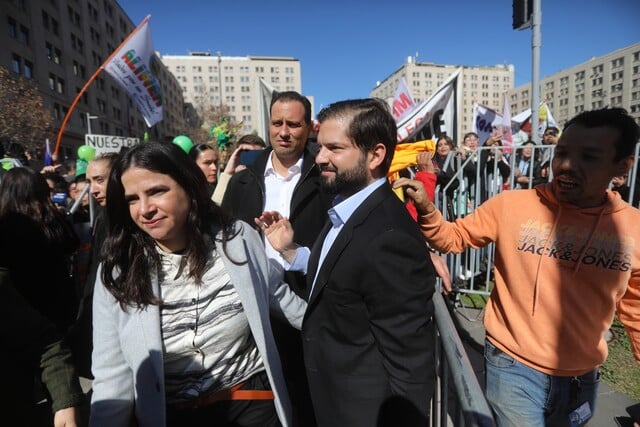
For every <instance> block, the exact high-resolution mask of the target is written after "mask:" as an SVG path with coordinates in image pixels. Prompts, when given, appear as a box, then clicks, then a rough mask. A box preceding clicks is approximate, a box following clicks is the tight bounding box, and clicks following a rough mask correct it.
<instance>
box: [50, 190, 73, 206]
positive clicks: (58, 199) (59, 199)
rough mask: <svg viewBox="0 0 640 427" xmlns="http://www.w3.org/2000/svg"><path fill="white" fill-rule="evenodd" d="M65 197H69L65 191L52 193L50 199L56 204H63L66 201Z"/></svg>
mask: <svg viewBox="0 0 640 427" xmlns="http://www.w3.org/2000/svg"><path fill="white" fill-rule="evenodd" d="M67 197H69V195H68V194H67V193H53V196H51V200H53V203H54V204H56V205H58V206H64V205H66V203H67Z"/></svg>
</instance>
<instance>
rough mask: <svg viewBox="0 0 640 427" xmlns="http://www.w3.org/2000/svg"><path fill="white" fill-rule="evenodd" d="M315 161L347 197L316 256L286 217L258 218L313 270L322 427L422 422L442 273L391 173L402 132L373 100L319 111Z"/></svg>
mask: <svg viewBox="0 0 640 427" xmlns="http://www.w3.org/2000/svg"><path fill="white" fill-rule="evenodd" d="M318 120H319V122H320V131H319V134H318V143H319V144H320V151H319V153H318V155H317V157H316V163H317V164H318V165H319V166H320V170H321V178H322V180H321V183H322V185H323V187H324V188H326V189H327V190H329V191H331V192H333V193H334V194H336V195H337V197H336V199H335V200H334V205H333V208H331V209H330V210H329V217H330V220H331V221H330V222H328V223H327V225H326V226H325V228H324V230H323V231H322V232H321V234H320V237H319V238H318V240H316V242H315V244H314V246H313V249H312V250H311V252H310V254H309V252H308V249H306V248H298V247H297V246H296V245H295V244H294V243H292V240H291V238H290V236H291V230H290V224H289V223H288V221H287V220H286V218H283V217H282V216H280V215H279V214H278V213H277V212H265V213H263V215H262V216H261V217H260V219H258V220H256V223H257V224H260V225H261V226H262V228H263V230H264V232H265V234H266V235H267V237H268V238H269V240H270V241H271V243H272V245H273V246H274V248H276V249H277V250H278V251H279V252H280V253H281V254H282V255H283V256H284V258H285V259H286V260H287V261H289V262H291V263H292V267H291V268H293V269H295V268H299V267H302V268H303V267H304V266H307V260H308V268H307V281H308V287H309V288H310V289H311V293H310V297H309V306H308V309H307V312H306V314H305V318H304V321H303V325H302V337H303V347H304V358H305V366H306V370H307V377H308V379H309V385H310V390H311V400H312V402H313V407H314V411H315V414H316V420H317V421H318V425H319V426H321V427H323V426H350V427H353V426H363V427H364V426H367V427H370V426H375V425H402V426H413V425H415V426H418V425H420V426H424V425H426V423H427V418H428V408H429V402H430V399H431V396H432V392H433V386H434V354H433V327H432V323H433V322H432V314H433V305H432V300H431V297H432V295H433V292H434V285H435V277H436V276H435V271H434V268H433V265H432V264H431V261H430V259H429V256H428V252H427V247H426V245H425V242H424V239H423V238H422V236H421V234H420V232H419V230H418V227H417V225H416V223H415V222H414V221H413V220H412V219H411V217H410V216H409V214H408V212H407V211H406V209H405V207H404V205H403V203H402V202H401V201H400V200H399V199H398V198H397V197H396V195H395V194H394V193H393V192H392V190H391V187H390V185H389V183H388V182H387V180H386V174H387V171H388V169H389V165H390V164H391V159H392V158H393V154H394V149H395V145H396V125H395V121H394V119H393V117H392V116H391V114H390V113H389V111H388V109H387V106H386V104H384V103H383V102H382V101H379V100H374V99H363V100H350V101H342V102H337V103H335V104H332V105H330V106H329V107H327V108H326V109H324V110H322V111H321V112H320V114H319V115H318Z"/></svg>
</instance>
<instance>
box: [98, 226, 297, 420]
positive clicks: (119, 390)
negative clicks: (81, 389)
mask: <svg viewBox="0 0 640 427" xmlns="http://www.w3.org/2000/svg"><path fill="white" fill-rule="evenodd" d="M234 227H235V229H236V230H237V231H239V233H238V235H237V236H235V237H234V238H233V239H232V240H230V241H228V242H227V245H226V254H225V252H224V251H222V250H220V251H219V253H220V256H221V258H222V260H223V262H224V266H225V268H226V269H227V272H228V273H229V276H230V277H231V282H232V283H233V285H234V287H235V289H236V291H237V292H238V295H239V297H240V300H241V302H242V306H243V307H244V310H245V313H246V315H247V318H248V320H249V327H250V328H251V332H252V334H253V337H254V340H255V342H256V346H257V347H258V350H259V351H260V355H261V356H262V360H263V363H264V366H265V369H266V373H267V375H268V377H269V381H270V383H271V387H272V389H273V392H274V394H275V407H276V411H277V413H278V417H279V418H280V421H281V423H282V425H283V426H288V425H290V424H291V404H290V401H289V396H288V394H287V389H286V386H285V381H284V377H283V375H282V367H281V365H280V357H279V355H278V351H277V349H276V345H275V342H274V340H273V334H272V332H271V324H270V322H269V308H270V309H271V312H274V313H276V314H281V315H282V316H284V317H285V318H286V319H287V320H288V321H289V323H291V325H292V326H294V327H296V328H298V329H300V327H301V325H302V318H303V316H304V312H305V310H306V302H305V301H304V300H302V299H301V298H299V297H297V296H296V295H295V294H294V293H293V292H292V291H291V290H290V289H289V287H288V285H287V284H286V283H284V282H283V281H282V277H283V272H282V267H281V266H280V265H279V264H278V263H276V262H274V261H269V260H268V259H267V257H266V254H265V251H264V245H263V243H262V241H261V239H260V237H259V235H258V233H257V232H256V231H255V230H254V229H253V228H251V227H250V226H249V225H248V224H246V223H243V222H241V221H238V222H236V224H235V225H234ZM216 237H217V238H220V237H221V235H220V233H218V234H217V236H216ZM217 246H218V247H220V246H221V244H220V243H219V242H218V243H217ZM230 259H231V260H233V261H236V262H239V261H248V262H247V263H245V264H242V265H238V264H234V263H233V262H231V260H230ZM151 285H152V289H153V292H154V294H155V295H158V293H159V288H158V281H157V278H156V277H153V279H152V283H151ZM92 360H93V363H92V371H93V375H94V377H95V380H94V381H93V396H92V399H91V418H90V425H91V426H106V425H108V426H123V427H129V426H130V425H131V420H132V416H133V412H134V411H135V417H136V418H137V421H138V425H139V426H140V427H146V426H149V427H163V426H165V425H166V418H165V391H164V368H163V359H162V332H161V324H160V309H159V307H158V306H157V305H148V306H146V307H145V308H144V309H141V310H140V309H136V308H135V307H131V306H129V307H126V309H125V310H122V309H121V308H120V305H119V304H118V303H117V301H116V300H115V298H114V297H113V296H112V295H111V294H110V293H109V292H108V291H107V290H106V289H105V287H104V285H103V283H102V280H101V272H100V271H99V272H98V275H97V280H96V287H95V295H94V299H93V355H92Z"/></svg>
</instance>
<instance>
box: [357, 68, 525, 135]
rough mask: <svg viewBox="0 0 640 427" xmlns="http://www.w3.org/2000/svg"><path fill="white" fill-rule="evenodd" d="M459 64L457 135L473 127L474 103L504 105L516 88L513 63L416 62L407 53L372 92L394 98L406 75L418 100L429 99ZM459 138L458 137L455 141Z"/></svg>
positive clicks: (498, 107) (389, 99)
mask: <svg viewBox="0 0 640 427" xmlns="http://www.w3.org/2000/svg"><path fill="white" fill-rule="evenodd" d="M458 68H462V73H461V76H460V78H461V86H460V89H461V91H462V94H461V104H460V105H459V106H458V118H459V120H458V129H457V133H458V135H463V134H464V133H465V132H468V131H470V130H471V128H472V119H473V103H474V102H479V103H481V104H483V105H486V106H487V107H490V108H493V109H495V110H498V111H499V110H500V109H502V105H503V99H504V96H503V95H504V93H506V92H508V91H510V90H511V89H513V86H514V67H513V65H496V66H492V67H491V66H468V65H444V64H434V63H430V62H417V61H416V60H415V59H414V58H413V57H408V59H407V62H406V63H405V64H403V65H401V66H400V67H399V68H398V69H397V70H396V71H394V72H393V73H391V75H389V76H388V77H387V78H385V79H384V80H383V81H382V82H379V83H378V84H377V85H376V88H375V89H373V90H372V91H371V92H370V96H372V97H377V98H382V99H385V100H387V101H388V102H389V103H390V104H391V102H392V101H393V97H394V95H395V92H396V89H397V87H398V85H399V83H400V81H401V79H402V78H403V77H404V79H405V81H406V82H407V87H408V88H409V90H410V91H411V96H412V97H413V99H414V100H415V101H416V103H418V102H420V101H422V100H425V99H428V98H429V97H430V96H431V95H432V94H433V93H434V92H435V91H436V90H437V89H438V87H440V85H442V83H443V82H444V81H446V80H447V78H448V77H449V76H450V75H451V74H453V73H454V72H455V71H456V70H457V69H458ZM456 142H458V141H456Z"/></svg>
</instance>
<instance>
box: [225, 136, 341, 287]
mask: <svg viewBox="0 0 640 427" xmlns="http://www.w3.org/2000/svg"><path fill="white" fill-rule="evenodd" d="M271 151H272V150H271V148H268V149H266V150H264V152H263V153H260V156H258V157H257V158H256V160H255V162H254V163H253V164H251V165H249V166H248V167H247V169H245V170H242V171H240V172H238V173H237V174H235V175H233V177H232V178H231V181H229V186H228V187H227V191H226V192H225V194H224V198H223V200H222V203H221V206H222V209H224V210H226V211H227V212H229V213H230V214H231V215H232V216H234V217H235V218H237V219H240V220H242V221H245V222H246V223H248V224H251V225H254V221H253V219H254V218H256V217H258V216H260V214H262V211H263V208H264V203H265V201H264V198H265V184H264V170H265V167H266V164H267V160H268V159H269V156H270V155H271ZM315 155H316V153H315V152H314V151H313V150H312V148H311V146H310V143H307V146H306V148H305V151H304V160H303V163H302V170H301V176H300V180H299V181H298V183H297V184H296V187H295V188H294V190H293V194H292V196H291V204H290V207H289V210H290V215H289V221H291V226H292V227H293V233H294V236H293V239H294V241H295V242H296V243H298V244H300V245H302V246H306V247H311V245H313V242H315V240H316V238H317V237H318V234H319V233H320V230H322V226H323V224H324V223H325V221H326V218H327V209H329V208H330V207H331V201H330V197H329V196H328V195H327V194H326V193H325V192H324V191H322V189H321V188H320V170H319V168H318V166H317V165H316V163H315V159H316V156H315ZM256 229H257V230H258V232H260V233H261V234H262V230H260V229H259V228H258V227H256ZM285 280H286V281H287V283H288V284H289V286H291V288H292V289H293V291H294V292H295V293H296V294H297V295H299V296H301V297H303V298H306V297H307V295H308V293H309V292H308V290H307V289H306V287H305V286H306V279H305V278H304V275H302V274H300V273H296V272H287V274H286V276H285Z"/></svg>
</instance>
